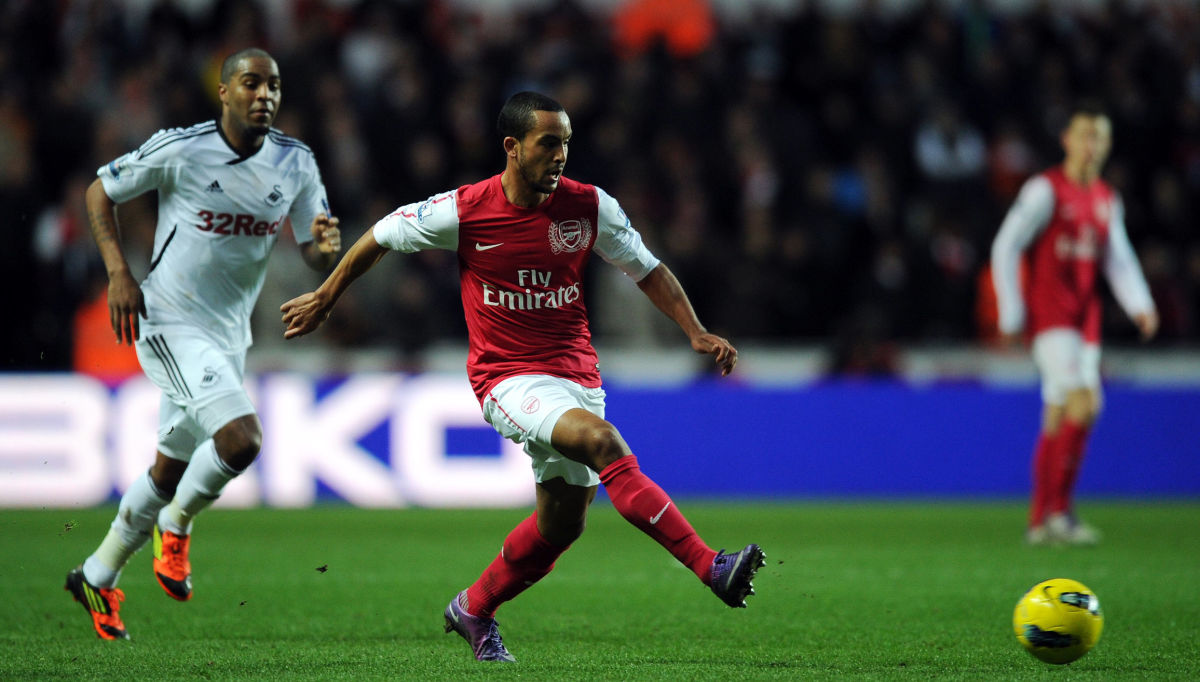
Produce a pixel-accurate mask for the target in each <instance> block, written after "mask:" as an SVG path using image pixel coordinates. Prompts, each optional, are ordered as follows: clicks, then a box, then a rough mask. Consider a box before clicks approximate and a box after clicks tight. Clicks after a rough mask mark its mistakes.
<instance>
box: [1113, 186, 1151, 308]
mask: <svg viewBox="0 0 1200 682" xmlns="http://www.w3.org/2000/svg"><path fill="white" fill-rule="evenodd" d="M1104 275H1105V277H1107V278H1108V283H1109V286H1110V287H1112V291H1113V296H1114V297H1116V299H1117V302H1118V303H1120V304H1121V308H1123V309H1124V310H1125V313H1126V314H1127V315H1129V316H1130V317H1133V316H1134V315H1138V314H1140V313H1148V312H1151V311H1152V310H1154V299H1153V298H1151V296H1150V287H1149V286H1147V285H1146V278H1145V276H1144V275H1143V274H1142V266H1141V265H1140V264H1138V259H1137V255H1136V254H1135V253H1134V252H1133V246H1132V245H1130V243H1129V234H1128V232H1127V231H1126V229H1125V204H1124V203H1123V202H1122V201H1121V199H1120V198H1119V197H1118V198H1114V199H1113V207H1112V220H1111V221H1109V224H1108V249H1107V251H1106V252H1105V256H1104Z"/></svg>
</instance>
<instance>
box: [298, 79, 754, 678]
mask: <svg viewBox="0 0 1200 682" xmlns="http://www.w3.org/2000/svg"><path fill="white" fill-rule="evenodd" d="M497 128H498V131H499V133H500V137H501V138H502V139H503V147H504V153H505V156H506V159H507V161H506V166H505V169H504V172H503V173H501V174H499V175H495V176H492V177H490V178H488V179H486V180H483V181H481V182H477V183H475V184H472V185H465V186H463V187H459V188H458V189H456V190H452V191H449V192H444V193H442V194H437V195H434V196H433V197H430V198H429V199H428V200H426V201H424V202H420V203H414V204H409V205H407V206H402V207H401V208H399V209H397V210H396V211H395V212H394V213H392V214H391V215H389V216H387V217H385V218H383V219H382V220H380V221H379V222H377V223H375V225H374V226H373V227H372V228H371V229H369V230H367V232H366V233H365V234H364V235H363V237H362V238H361V239H359V240H358V242H357V243H355V244H354V246H353V247H352V248H351V249H350V250H349V251H348V252H347V253H346V256H345V258H343V259H342V261H341V263H339V264H338V266H337V268H335V269H334V271H333V272H332V273H331V274H330V276H329V277H328V279H326V280H325V282H324V283H323V284H322V285H321V286H320V287H319V288H318V289H317V290H316V291H313V292H310V293H307V294H304V295H302V296H299V297H297V298H295V299H292V300H291V301H288V302H287V303H284V304H283V306H282V307H281V308H280V310H281V311H282V313H283V321H284V323H285V325H286V327H287V329H286V331H285V332H284V336H285V337H286V338H289V339H291V338H295V337H297V336H301V335H303V334H307V333H309V332H311V331H313V330H314V329H316V328H317V327H318V326H319V325H320V324H321V323H322V322H323V321H324V320H325V319H326V318H327V317H328V316H329V312H330V310H331V309H332V308H333V305H334V304H335V303H336V301H337V299H338V297H340V296H341V294H342V293H343V292H344V291H345V290H346V287H348V286H349V285H350V283H351V282H352V281H354V279H356V278H357V277H359V276H360V275H362V274H363V273H364V272H366V271H367V270H368V269H369V268H371V267H372V266H373V265H374V264H375V263H376V262H378V261H379V259H380V258H382V257H383V256H384V254H386V253H387V252H388V251H389V250H396V251H401V252H404V253H413V252H416V251H420V250H423V249H446V250H454V251H456V252H457V253H458V263H459V281H460V287H461V294H462V303H463V311H464V314H465V316H466V321H467V330H468V345H469V355H468V359H467V372H468V375H469V378H470V381H471V386H472V388H473V389H474V391H475V395H476V396H477V397H478V398H479V401H480V404H481V405H482V408H483V416H484V419H486V420H487V421H488V423H490V424H491V425H492V426H493V427H494V428H495V429H496V431H497V432H499V433H500V434H501V435H503V436H504V437H506V438H509V439H511V440H513V441H514V442H517V443H522V444H523V445H524V448H525V452H526V453H527V454H528V455H529V456H530V458H531V459H532V461H533V469H534V478H535V480H536V481H537V506H536V510H535V512H534V513H533V514H532V515H531V516H529V517H528V518H527V519H525V520H524V521H523V522H522V523H520V524H519V525H518V526H517V527H516V528H515V529H514V530H513V531H512V532H511V533H509V535H508V537H507V538H506V539H505V541H504V545H503V548H502V550H501V552H500V555H499V556H497V557H496V559H495V560H494V561H493V562H492V563H491V565H489V566H488V567H487V568H486V569H485V570H484V572H483V575H481V576H480V578H479V580H477V581H476V582H475V583H474V584H473V585H471V586H470V587H468V588H467V589H466V590H463V591H462V592H460V593H459V594H458V595H457V596H456V597H455V598H454V599H452V600H451V602H450V604H449V605H448V606H447V607H446V610H445V619H446V631H447V632H450V631H451V630H453V631H456V632H458V633H459V634H460V635H462V637H463V638H464V639H466V640H467V642H468V643H470V644H471V647H472V649H473V650H474V653H475V657H476V658H477V659H479V660H492V661H512V660H514V659H513V657H512V655H511V654H510V653H509V652H508V650H507V649H506V648H505V647H504V644H503V642H502V641H501V639H500V634H499V631H498V630H497V628H496V622H495V620H494V614H495V612H496V609H497V608H498V607H499V606H500V605H501V604H502V603H504V602H506V601H508V600H510V599H512V598H513V597H516V596H517V595H518V594H520V593H521V592H522V591H523V590H525V589H526V588H527V587H529V586H530V585H532V584H533V583H535V582H537V581H538V580H539V579H541V578H542V577H543V576H545V575H546V574H547V573H549V572H550V570H551V569H552V568H553V567H554V561H555V560H556V559H557V558H558V557H559V555H561V554H562V553H563V552H564V551H566V549H567V548H568V547H569V546H570V545H571V543H572V542H573V541H574V540H575V539H576V538H577V537H579V535H580V534H581V533H582V532H583V527H584V522H585V519H586V517H587V509H588V506H589V504H590V503H591V501H592V499H593V498H594V497H595V494H596V487H597V485H599V484H600V483H603V484H604V486H605V490H606V491H607V492H608V495H609V497H610V498H611V500H612V503H613V506H614V507H616V509H617V511H618V512H620V514H621V515H622V516H623V517H625V518H626V519H627V520H628V521H629V522H630V523H632V524H633V525H634V526H636V527H637V528H639V529H640V530H641V531H642V532H644V533H646V534H647V535H649V536H650V537H652V538H654V539H655V540H656V541H658V542H659V544H661V545H662V546H663V547H665V548H666V549H667V550H668V551H669V552H671V554H672V555H674V556H675V558H677V559H678V560H679V561H680V562H681V563H683V564H684V565H685V566H687V567H688V568H689V569H691V570H692V572H693V573H695V574H696V577H697V578H699V579H700V580H701V581H702V582H703V583H704V584H706V585H708V586H709V587H710V588H711V589H712V591H713V592H714V593H716V595H717V596H718V597H720V598H721V600H722V601H724V602H725V603H726V604H728V605H730V606H734V607H743V606H745V598H746V596H747V595H750V594H753V593H754V592H753V589H752V588H753V586H752V584H751V580H752V579H753V578H754V575H755V573H756V572H757V570H758V568H759V567H760V566H762V565H763V552H762V550H761V549H760V548H759V547H758V545H754V544H750V545H747V546H746V547H745V548H743V549H742V550H741V551H739V552H736V553H733V554H726V553H724V551H723V550H722V551H721V552H716V551H713V550H712V549H711V548H710V547H709V546H708V545H707V544H705V543H704V541H703V540H701V539H700V537H699V536H698V535H697V534H696V532H695V530H693V528H692V526H691V525H690V524H689V523H688V521H687V519H685V518H684V516H683V514H682V513H681V512H680V511H679V509H678V508H677V507H676V506H675V504H674V503H672V501H671V498H670V497H668V496H667V494H666V493H665V492H663V490H662V489H661V488H660V487H659V486H658V485H657V484H655V483H654V482H653V481H652V480H650V479H649V478H648V477H647V476H646V475H645V474H643V473H642V472H641V470H640V469H639V468H638V461H637V458H636V457H635V456H634V455H633V454H632V452H631V451H630V448H629V446H628V445H627V444H626V443H625V440H624V439H623V438H622V437H621V434H620V432H619V431H617V429H616V427H615V426H613V425H612V424H611V423H609V422H608V421H606V420H605V419H604V390H603V389H602V388H601V380H600V372H599V369H598V364H597V356H596V351H595V349H594V348H593V347H592V344H591V333H590V331H589V329H588V317H587V310H586V308H585V307H584V303H583V268H584V266H585V265H586V263H587V261H588V258H589V257H590V256H591V254H592V252H593V251H594V252H595V253H597V254H598V255H599V256H600V257H601V258H603V259H604V260H606V261H608V262H609V263H612V264H613V265H616V266H617V267H619V268H621V269H622V270H623V271H624V272H625V273H626V274H627V275H628V276H629V277H630V278H631V279H633V280H634V281H635V282H637V285H638V287H639V288H641V290H642V291H643V292H644V293H645V294H646V295H647V296H648V297H649V298H650V300H651V301H653V302H654V304H655V305H656V306H657V307H658V308H659V309H660V310H662V311H663V312H664V313H665V314H666V315H667V316H669V317H670V318H671V319H672V320H674V321H675V322H676V323H678V324H679V326H680V328H681V329H682V330H683V332H684V333H685V334H686V335H687V337H688V339H689V341H690V342H691V346H692V349H693V350H695V351H696V352H697V353H704V354H709V355H712V356H713V357H714V359H715V361H716V363H717V365H718V366H719V367H720V369H721V374H722V376H724V375H727V374H729V372H730V371H732V370H733V368H734V365H736V364H737V350H736V349H735V348H734V347H733V344H731V343H730V342H729V341H728V340H726V339H724V338H721V337H720V336H717V335H716V334H712V333H709V332H708V331H707V330H706V329H705V328H704V326H703V325H702V324H701V323H700V321H699V320H698V319H697V317H696V314H695V312H694V311H693V309H692V305H691V303H690V302H689V300H688V297H687V295H686V294H685V293H684V291H683V288H682V287H681V286H680V284H679V282H678V280H676V278H675V276H674V275H673V274H672V273H671V271H670V270H669V269H668V268H667V266H666V265H664V264H662V263H660V262H659V260H658V259H657V258H655V257H654V255H653V254H651V253H650V251H649V250H648V249H647V248H646V247H645V246H644V245H643V244H642V239H641V236H640V235H639V234H638V232H637V231H636V230H634V229H633V226H632V225H631V224H630V222H629V219H628V218H627V217H626V216H625V213H624V212H623V211H622V210H621V208H620V206H619V205H618V204H617V202H616V200H615V199H613V198H612V197H611V196H609V195H608V194H607V193H605V192H604V190H602V189H600V188H598V187H594V186H592V185H585V184H583V183H579V182H575V181H574V180H571V179H569V178H566V177H563V175H562V172H563V166H564V165H565V164H566V161H567V149H568V145H569V144H570V141H571V121H570V118H568V116H567V114H566V113H565V112H564V111H563V108H562V106H561V105H560V104H559V103H558V102H556V101H554V100H553V99H550V98H549V97H546V96H544V95H541V94H538V93H534V92H521V93H517V94H515V95H513V96H512V97H511V98H510V99H509V100H508V102H507V103H505V105H504V107H503V108H502V110H501V112H500V117H499V120H498V123H497Z"/></svg>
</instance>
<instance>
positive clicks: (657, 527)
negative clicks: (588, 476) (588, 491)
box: [600, 455, 717, 585]
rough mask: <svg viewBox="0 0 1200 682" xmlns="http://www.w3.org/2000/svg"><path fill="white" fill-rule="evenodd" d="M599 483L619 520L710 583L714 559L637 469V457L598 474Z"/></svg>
mask: <svg viewBox="0 0 1200 682" xmlns="http://www.w3.org/2000/svg"><path fill="white" fill-rule="evenodd" d="M600 481H601V482H602V483H604V489H605V490H606V491H607V492H608V497H609V499H611V500H612V503H613V506H614V507H616V508H617V511H618V512H619V513H620V514H621V516H623V517H625V520H626V521H629V522H630V523H632V524H633V525H635V526H637V527H638V529H640V530H641V531H642V532H643V533H645V534H646V535H649V536H650V537H652V538H654V540H655V541H656V542H658V544H660V545H662V546H663V547H665V548H666V549H667V551H669V552H670V553H671V554H672V555H673V556H674V557H675V558H676V559H678V560H679V561H680V563H682V564H683V565H684V566H687V567H688V568H690V569H691V570H692V573H695V574H696V577H698V578H700V580H701V582H703V583H704V584H705V585H708V584H709V583H710V582H711V579H712V560H713V557H715V556H716V555H717V553H716V552H715V551H713V550H712V549H711V548H710V547H709V546H708V545H706V544H704V541H703V540H701V539H700V536H699V535H697V534H696V531H695V530H694V529H693V528H692V525H691V524H690V523H688V521H687V519H686V518H684V516H683V514H682V513H680V511H679V510H678V509H677V508H676V507H675V504H674V503H673V502H671V498H670V497H667V494H666V493H665V492H663V489H662V488H660V487H658V484H656V483H655V482H654V481H651V480H650V479H649V478H647V477H646V475H645V474H643V473H642V470H641V469H640V468H638V463H637V457H635V456H633V455H626V456H624V457H622V458H621V459H618V460H617V461H615V462H613V463H612V464H609V465H608V466H607V467H605V468H604V471H601V472H600Z"/></svg>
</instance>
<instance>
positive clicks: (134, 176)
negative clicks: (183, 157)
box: [96, 130, 177, 204]
mask: <svg viewBox="0 0 1200 682" xmlns="http://www.w3.org/2000/svg"><path fill="white" fill-rule="evenodd" d="M175 132H177V131H174V130H160V131H158V132H157V133H155V134H154V135H152V136H150V139H149V140H146V143H145V144H143V145H142V146H141V147H139V148H138V149H136V150H134V151H132V152H129V153H128V154H125V155H124V156H121V157H119V158H117V159H115V160H113V161H110V162H108V163H106V164H104V165H103V166H100V168H98V169H97V170H96V175H98V176H99V177H100V182H101V183H102V184H103V185H104V193H105V194H107V195H108V198H109V199H112V200H113V202H115V203H118V204H122V203H125V202H126V201H129V200H130V199H133V198H134V197H137V196H140V195H142V194H145V193H146V192H149V191H150V190H152V189H169V188H170V187H171V186H173V184H174V177H175V163H174V161H175V155H174V153H173V152H174V149H175V148H176V146H173V145H172V146H165V147H160V145H159V144H157V143H158V142H159V141H160V140H162V138H164V137H166V136H168V135H171V134H174V133H175Z"/></svg>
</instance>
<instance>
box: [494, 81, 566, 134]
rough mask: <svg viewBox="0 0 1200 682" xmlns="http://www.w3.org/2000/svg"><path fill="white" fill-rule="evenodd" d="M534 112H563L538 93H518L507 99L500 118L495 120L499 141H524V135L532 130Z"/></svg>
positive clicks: (553, 102)
mask: <svg viewBox="0 0 1200 682" xmlns="http://www.w3.org/2000/svg"><path fill="white" fill-rule="evenodd" d="M535 111H554V112H558V111H563V106H562V105H561V104H559V103H558V102H556V101H554V100H553V99H551V98H549V97H547V96H545V95H543V94H541V93H540V92H532V91H529V90H525V91H523V92H518V93H517V94H515V95H513V96H512V97H509V98H508V101H507V102H505V103H504V106H503V107H501V109H500V117H499V118H498V119H496V132H498V133H500V137H501V139H503V138H505V137H515V138H517V139H518V140H520V139H524V137H525V135H526V134H527V133H528V132H529V131H530V130H533V126H534V116H533V112H535Z"/></svg>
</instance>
